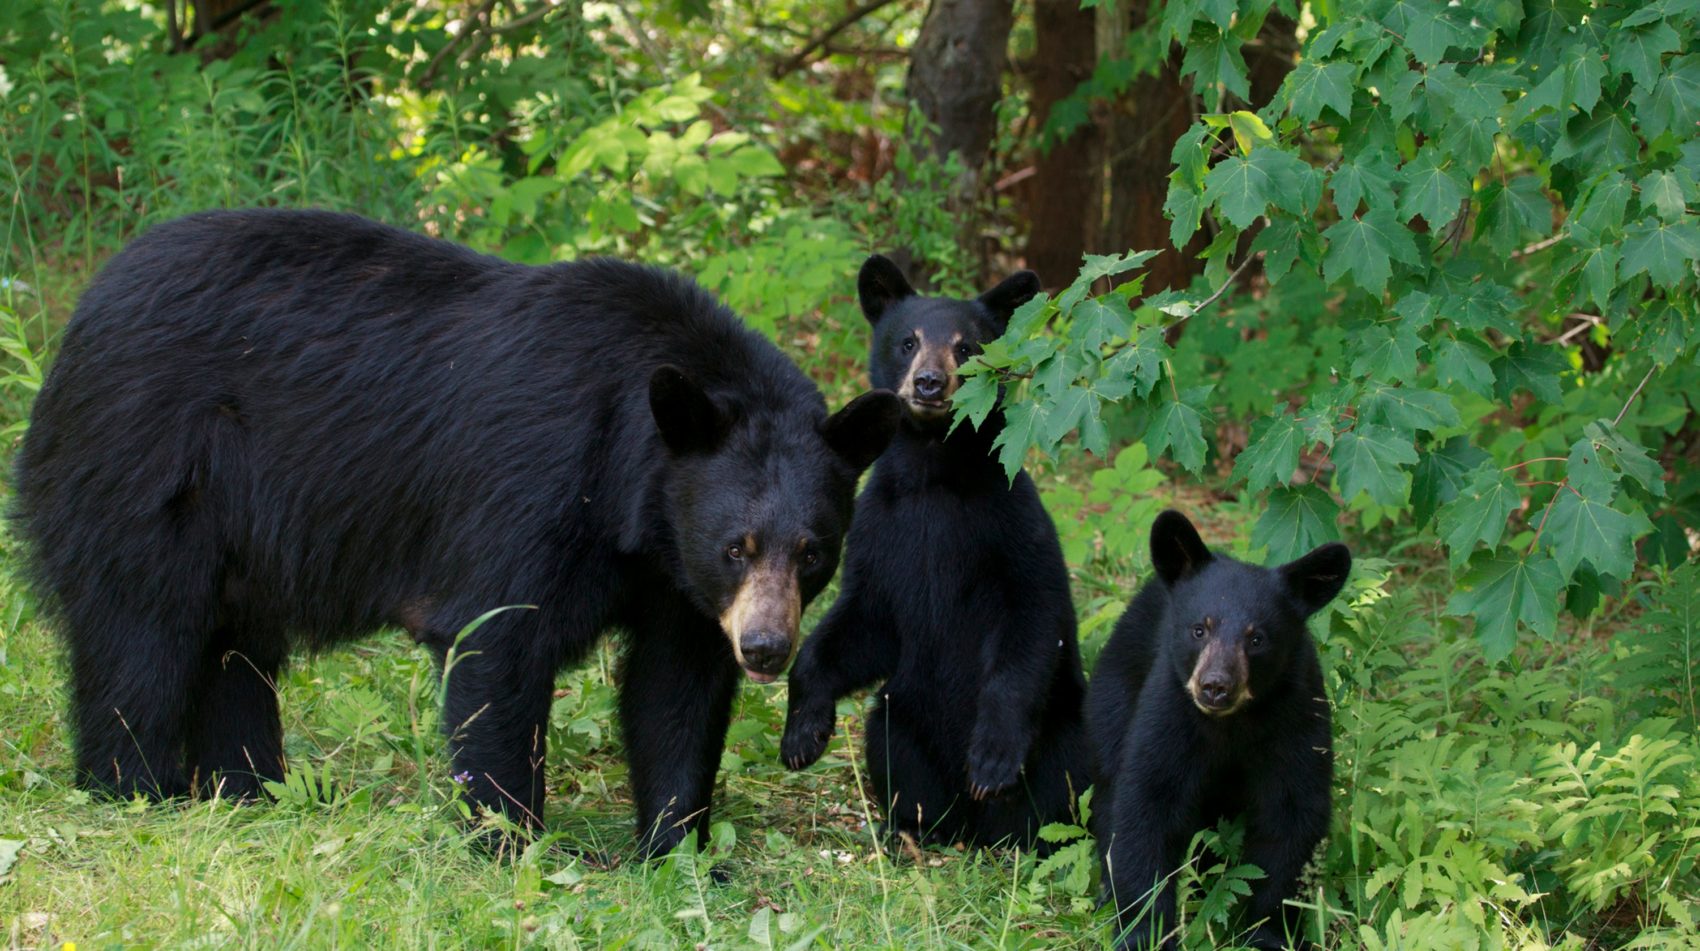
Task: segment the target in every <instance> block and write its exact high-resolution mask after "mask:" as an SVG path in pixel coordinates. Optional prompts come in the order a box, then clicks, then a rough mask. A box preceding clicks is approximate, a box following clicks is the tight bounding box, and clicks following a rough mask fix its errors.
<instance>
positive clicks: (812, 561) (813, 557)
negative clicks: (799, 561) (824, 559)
mask: <svg viewBox="0 0 1700 951" xmlns="http://www.w3.org/2000/svg"><path fill="white" fill-rule="evenodd" d="M818 564H820V552H818V551H815V550H814V549H813V548H811V549H809V550H808V551H805V552H803V567H804V568H813V567H814V566H816V565H818Z"/></svg>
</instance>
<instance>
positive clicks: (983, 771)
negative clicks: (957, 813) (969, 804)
mask: <svg viewBox="0 0 1700 951" xmlns="http://www.w3.org/2000/svg"><path fill="white" fill-rule="evenodd" d="M1023 758H1024V757H1023V756H1022V755H1021V753H1020V751H1018V750H1015V749H1011V748H1010V747H1008V746H1007V745H1005V744H1002V743H990V742H976V743H975V744H974V747H973V749H972V750H970V751H969V753H968V790H969V792H971V793H973V795H974V798H975V799H990V798H992V797H993V796H996V795H998V794H999V793H1002V792H1004V791H1005V790H1007V789H1009V787H1011V786H1013V785H1015V781H1016V780H1017V779H1018V778H1020V776H1021V761H1022V759H1023Z"/></svg>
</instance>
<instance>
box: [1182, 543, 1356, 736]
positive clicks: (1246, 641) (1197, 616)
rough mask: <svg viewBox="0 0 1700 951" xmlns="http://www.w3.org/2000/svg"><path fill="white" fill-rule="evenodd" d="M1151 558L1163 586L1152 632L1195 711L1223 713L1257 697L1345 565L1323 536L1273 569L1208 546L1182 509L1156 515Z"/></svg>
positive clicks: (1301, 640) (1336, 546)
mask: <svg viewBox="0 0 1700 951" xmlns="http://www.w3.org/2000/svg"><path fill="white" fill-rule="evenodd" d="M1151 564H1152V565H1153V567H1155V568H1156V569H1157V578H1158V582H1159V583H1160V584H1163V585H1165V586H1166V587H1167V588H1168V591H1169V610H1168V613H1167V614H1166V615H1165V617H1164V619H1163V622H1162V623H1163V624H1164V630H1162V631H1161V632H1159V636H1160V637H1161V638H1162V639H1163V643H1164V644H1165V645H1166V646H1167V648H1168V649H1167V654H1168V657H1169V660H1170V663H1171V664H1172V666H1173V670H1174V675H1175V677H1176V679H1177V680H1179V681H1180V682H1181V683H1183V684H1185V685H1186V690H1187V693H1188V694H1189V695H1190V696H1191V697H1192V702H1193V704H1195V705H1196V706H1197V707H1198V709H1199V710H1201V711H1203V712H1204V713H1206V714H1208V715H1210V716H1212V717H1227V716H1231V715H1232V714H1234V713H1237V712H1239V711H1240V710H1243V709H1245V708H1246V706H1247V705H1248V704H1251V703H1254V702H1255V701H1256V700H1257V698H1259V697H1262V696H1266V695H1267V694H1268V693H1269V692H1270V691H1271V690H1272V689H1273V688H1274V687H1275V685H1277V684H1279V683H1280V682H1281V680H1282V677H1283V676H1284V675H1285V673H1286V671H1287V667H1288V665H1289V664H1290V663H1291V661H1292V659H1293V658H1294V657H1295V656H1296V655H1297V653H1298V651H1299V650H1301V649H1302V648H1303V646H1304V644H1305V643H1306V641H1307V639H1308V638H1309V637H1310V632H1309V631H1308V630H1307V629H1306V627H1305V621H1306V620H1307V619H1309V618H1310V616H1311V615H1313V614H1315V613H1316V612H1317V611H1319V610H1321V609H1322V607H1323V606H1324V605H1326V604H1327V603H1328V602H1329V601H1331V600H1333V599H1334V596H1335V595H1336V594H1339V593H1340V588H1341V586H1342V585H1344V584H1345V583H1346V575H1347V573H1348V572H1350V571H1351V568H1352V554H1351V552H1350V551H1349V550H1347V548H1346V546H1345V545H1342V544H1340V543H1339V542H1330V543H1328V544H1326V545H1322V546H1320V547H1318V548H1317V549H1316V550H1314V551H1312V552H1311V553H1310V554H1308V555H1305V556H1304V557H1303V558H1300V559H1298V560H1297V561H1293V562H1289V563H1287V564H1285V565H1282V566H1280V567H1279V568H1263V567H1259V566H1257V565H1248V564H1246V563H1245V562H1242V561H1236V560H1234V559H1232V558H1228V557H1226V556H1222V555H1216V554H1213V553H1212V552H1211V551H1210V549H1209V548H1206V547H1205V545H1204V541H1203V539H1201V538H1199V537H1198V530H1197V529H1195V528H1193V527H1192V523H1191V522H1189V521H1187V517H1186V516H1185V515H1182V514H1181V513H1179V512H1176V511H1172V510H1171V511H1167V512H1164V513H1163V514H1161V515H1159V516H1157V521H1156V523H1155V524H1154V525H1152V527H1151Z"/></svg>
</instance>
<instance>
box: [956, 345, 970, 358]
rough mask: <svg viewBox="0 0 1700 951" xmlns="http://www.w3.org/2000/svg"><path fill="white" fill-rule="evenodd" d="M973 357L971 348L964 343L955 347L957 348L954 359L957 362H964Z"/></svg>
mask: <svg viewBox="0 0 1700 951" xmlns="http://www.w3.org/2000/svg"><path fill="white" fill-rule="evenodd" d="M973 355H974V348H973V347H970V346H968V345H967V344H965V343H964V344H958V345H957V347H956V359H957V361H958V362H960V361H963V360H966V359H968V358H969V357H971V356H973Z"/></svg>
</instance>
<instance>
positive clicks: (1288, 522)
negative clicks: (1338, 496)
mask: <svg viewBox="0 0 1700 951" xmlns="http://www.w3.org/2000/svg"><path fill="white" fill-rule="evenodd" d="M1339 518H1340V506H1339V504H1337V503H1336V502H1335V501H1334V499H1333V498H1332V497H1330V496H1329V494H1328V493H1327V492H1324V491H1322V489H1320V488H1318V487H1317V486H1316V485H1314V484H1310V485H1299V486H1293V487H1292V488H1288V489H1275V490H1273V491H1272V492H1270V493H1269V502H1268V505H1267V507H1265V508H1264V510H1263V515H1262V517H1260V518H1259V519H1258V520H1257V525H1256V526H1254V527H1253V528H1252V530H1251V544H1252V546H1253V547H1254V548H1267V549H1268V560H1269V561H1271V562H1284V561H1291V560H1293V559H1294V558H1297V557H1299V556H1300V555H1303V554H1305V553H1306V552H1308V551H1310V550H1311V549H1313V548H1315V547H1316V546H1318V545H1321V544H1323V543H1324V542H1331V541H1338V540H1339V538H1340V527H1339V525H1338V520H1339Z"/></svg>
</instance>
